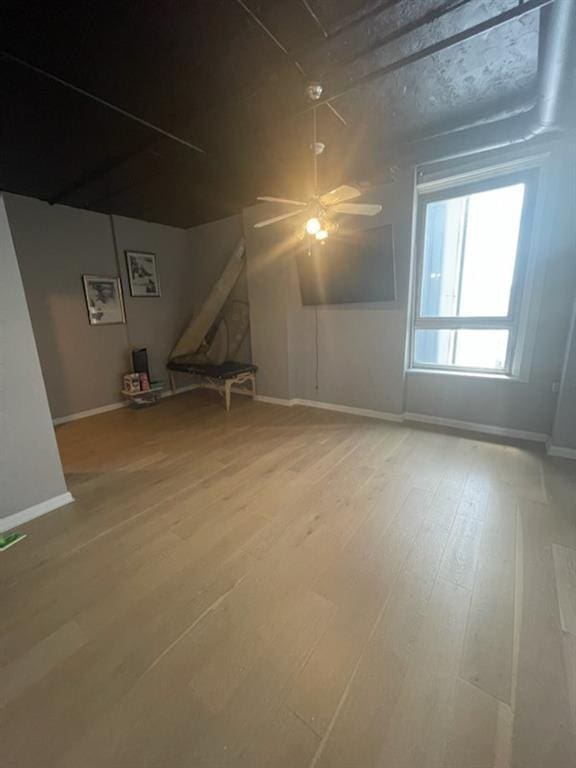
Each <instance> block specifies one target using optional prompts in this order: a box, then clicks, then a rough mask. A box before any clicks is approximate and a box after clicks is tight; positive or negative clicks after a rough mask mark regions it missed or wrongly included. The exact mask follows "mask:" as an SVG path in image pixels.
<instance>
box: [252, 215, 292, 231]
mask: <svg viewBox="0 0 576 768" xmlns="http://www.w3.org/2000/svg"><path fill="white" fill-rule="evenodd" d="M301 214H302V211H290V213H283V214H282V215H281V216H273V217H272V218H271V219H264V220H263V221H259V222H257V223H256V224H254V229H261V228H262V227H267V226H268V225H269V224H276V222H277V221H282V219H289V218H290V217H291V216H300V215H301Z"/></svg>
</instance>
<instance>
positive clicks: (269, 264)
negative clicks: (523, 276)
mask: <svg viewBox="0 0 576 768" xmlns="http://www.w3.org/2000/svg"><path fill="white" fill-rule="evenodd" d="M575 179H576V174H575V172H574V151H573V147H572V148H570V147H569V146H568V145H567V144H562V145H557V146H556V147H555V148H553V150H552V154H551V157H550V159H549V160H548V161H547V162H546V163H545V166H544V168H543V172H542V178H541V184H540V191H539V199H538V206H537V213H536V220H535V222H534V237H533V254H532V256H533V258H534V260H535V266H536V269H535V286H534V298H533V302H532V304H531V306H530V307H529V325H531V326H532V328H533V331H534V332H533V334H532V337H533V350H532V354H531V355H530V359H531V364H530V366H529V370H528V371H527V373H526V376H525V377H524V378H525V379H526V380H522V381H502V380H496V379H490V378H478V377H472V376H469V377H465V376H456V375H454V374H440V373H428V372H409V373H407V374H406V373H405V371H404V355H405V350H406V333H407V326H408V309H409V304H410V302H409V295H410V291H409V282H410V268H411V246H412V211H413V201H414V176H413V172H412V171H410V170H406V171H402V172H401V173H400V174H399V176H398V179H397V181H396V182H394V183H392V184H387V185H384V186H383V187H381V188H378V189H375V190H373V193H372V198H373V199H374V200H376V201H379V202H382V204H383V212H382V214H381V215H380V216H379V217H378V219H379V223H381V224H385V223H392V224H393V228H394V237H395V244H396V274H397V287H398V295H397V298H398V300H397V301H396V302H394V303H393V304H380V305H366V306H360V305H358V306H338V307H319V308H318V309H317V310H315V309H314V308H308V307H303V306H302V305H301V302H300V295H299V288H298V281H297V275H296V267H295V263H294V259H293V257H292V252H293V249H294V246H295V241H294V225H293V224H290V223H289V222H288V223H286V225H285V226H283V225H282V224H280V225H275V226H272V227H269V228H265V229H262V230H255V229H254V228H253V225H254V222H255V221H257V220H259V219H261V218H265V217H266V216H267V215H273V212H275V211H276V210H277V209H276V208H273V207H271V206H269V205H267V206H264V205H261V206H254V207H252V208H249V209H246V210H245V211H244V226H245V233H246V238H247V247H248V285H249V293H250V310H251V331H252V350H253V355H254V361H255V362H256V363H257V364H258V365H259V366H260V371H259V375H258V389H259V392H260V393H261V394H263V395H268V396H271V397H279V398H304V399H317V400H319V401H322V402H328V403H335V404H341V405H347V406H356V407H360V408H367V409H371V410H378V411H384V412H388V413H396V414H398V413H402V412H412V413H417V414H423V415H428V416H436V417H442V418H449V419H458V420H462V421H468V422H476V423H480V424H487V425H493V426H497V427H503V428H508V429H516V430H525V431H531V432H541V433H546V434H550V432H551V430H552V423H553V420H554V413H555V408H556V395H555V394H554V393H553V391H552V385H553V383H554V382H555V381H558V380H559V379H560V375H561V370H562V363H563V358H564V350H565V345H566V339H567V334H568V326H569V321H570V312H571V307H572V302H573V299H574V295H575V292H576V288H575V285H576V258H575V256H574V243H575V241H576V237H575V230H574V227H575V223H576V217H575V216H574V210H575V206H574V203H573V201H574V185H575ZM374 223H376V222H375V220H371V221H369V224H370V225H372V226H373V225H374ZM316 317H317V321H318V337H319V360H318V369H319V370H318V378H319V388H318V390H316V388H315V369H316V355H315V333H316V326H315V324H316Z"/></svg>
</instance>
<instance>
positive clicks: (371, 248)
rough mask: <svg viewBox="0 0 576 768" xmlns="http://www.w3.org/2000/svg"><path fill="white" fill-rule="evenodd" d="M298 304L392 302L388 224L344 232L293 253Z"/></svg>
mask: <svg viewBox="0 0 576 768" xmlns="http://www.w3.org/2000/svg"><path fill="white" fill-rule="evenodd" d="M296 262H297V266H298V278H299V281H300V294H301V297H302V304H304V305H318V304H367V303H373V302H382V301H394V300H395V299H396V280H395V274H394V242H393V237H392V225H391V224H388V225H386V226H384V227H377V228H374V229H362V230H348V231H345V232H342V231H341V232H337V233H335V234H332V235H330V236H329V237H328V238H327V239H326V240H324V241H323V242H316V241H313V242H312V245H309V244H308V243H306V244H305V245H304V246H303V247H302V249H301V250H299V251H298V253H297V254H296Z"/></svg>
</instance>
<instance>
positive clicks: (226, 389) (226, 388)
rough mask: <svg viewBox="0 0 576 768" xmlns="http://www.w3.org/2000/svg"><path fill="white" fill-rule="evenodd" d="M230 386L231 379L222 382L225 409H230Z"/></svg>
mask: <svg viewBox="0 0 576 768" xmlns="http://www.w3.org/2000/svg"><path fill="white" fill-rule="evenodd" d="M231 387H232V382H231V381H225V382H224V394H225V397H226V410H227V411H229V410H230V389H231Z"/></svg>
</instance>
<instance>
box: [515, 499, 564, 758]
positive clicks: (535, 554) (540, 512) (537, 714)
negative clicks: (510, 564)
mask: <svg viewBox="0 0 576 768" xmlns="http://www.w3.org/2000/svg"><path fill="white" fill-rule="evenodd" d="M520 513H521V521H522V536H523V551H524V577H523V580H524V587H523V605H522V627H521V634H520V648H519V661H518V675H517V689H516V705H515V720H514V740H513V754H512V768H537V767H538V768H539V767H540V766H542V765H554V766H555V768H569V766H573V765H574V757H575V755H576V735H575V734H574V732H573V730H572V727H571V723H572V714H571V710H570V694H569V690H568V685H569V683H568V675H567V671H566V667H565V662H564V652H563V638H562V628H561V625H560V614H559V610H558V599H557V595H556V584H555V572H554V562H553V557H552V547H551V530H552V529H553V527H554V521H553V518H552V517H551V516H550V514H549V508H548V507H547V505H543V504H538V503H536V502H531V501H523V500H521V501H520Z"/></svg>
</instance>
